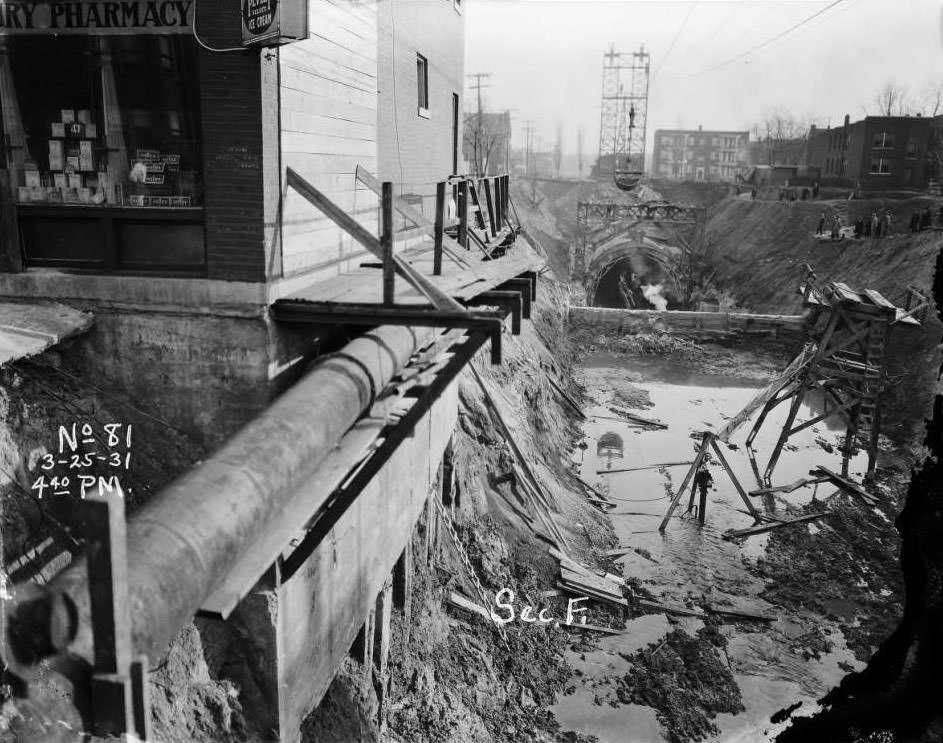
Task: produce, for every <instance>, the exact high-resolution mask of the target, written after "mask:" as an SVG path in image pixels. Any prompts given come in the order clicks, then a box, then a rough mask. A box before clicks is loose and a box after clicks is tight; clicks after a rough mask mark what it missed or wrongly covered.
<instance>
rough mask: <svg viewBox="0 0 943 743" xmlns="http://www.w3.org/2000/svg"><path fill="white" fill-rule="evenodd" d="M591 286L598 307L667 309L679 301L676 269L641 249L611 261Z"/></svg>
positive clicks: (592, 303)
mask: <svg viewBox="0 0 943 743" xmlns="http://www.w3.org/2000/svg"><path fill="white" fill-rule="evenodd" d="M590 289H591V291H590V292H588V294H589V296H590V304H591V305H592V306H594V307H612V308H615V309H636V310H650V309H655V310H666V309H668V308H669V306H670V305H672V304H677V302H678V301H679V297H678V296H677V281H676V277H675V276H674V275H673V273H672V272H670V271H669V270H668V269H667V268H666V266H664V265H662V263H660V262H659V261H656V260H652V259H651V258H650V257H647V256H645V255H643V254H641V253H635V254H632V255H623V256H621V257H619V258H616V259H614V260H612V261H610V262H609V263H608V264H607V265H605V266H604V267H603V268H602V269H601V270H600V271H599V272H598V273H597V274H596V278H595V281H594V283H593V285H592V286H591V287H590Z"/></svg>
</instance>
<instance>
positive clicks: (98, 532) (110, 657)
mask: <svg viewBox="0 0 943 743" xmlns="http://www.w3.org/2000/svg"><path fill="white" fill-rule="evenodd" d="M83 510H84V511H85V540H86V559H87V561H88V574H89V599H90V608H91V619H92V637H93V643H94V658H95V662H94V666H93V671H92V681H91V704H92V731H93V733H94V734H95V735H97V736H101V737H110V736H120V737H123V736H124V735H125V734H126V733H128V732H132V731H134V730H135V729H136V726H135V721H134V701H133V696H132V693H131V691H132V689H131V677H130V672H131V660H132V656H131V616H130V613H129V606H130V604H129V596H128V554H127V549H128V538H127V523H126V521H125V515H124V494H123V493H122V492H121V489H120V487H119V488H118V491H117V493H109V494H108V495H104V494H101V493H93V494H92V495H90V496H88V497H87V498H86V500H85V507H84V509H83Z"/></svg>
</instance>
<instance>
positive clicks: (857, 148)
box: [806, 116, 943, 191]
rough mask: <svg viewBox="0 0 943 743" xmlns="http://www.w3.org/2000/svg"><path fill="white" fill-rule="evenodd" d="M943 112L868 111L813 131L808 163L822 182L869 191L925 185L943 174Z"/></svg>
mask: <svg viewBox="0 0 943 743" xmlns="http://www.w3.org/2000/svg"><path fill="white" fill-rule="evenodd" d="M941 131H943V116H937V117H932V118H931V117H923V116H866V117H865V118H864V119H862V120H860V121H855V122H851V121H850V120H849V117H848V116H845V122H844V124H843V125H842V126H839V127H835V128H834V129H824V130H823V129H816V128H815V127H814V126H813V127H812V129H811V130H810V132H809V141H808V146H807V156H806V159H807V162H808V164H809V165H810V166H818V167H819V168H820V169H821V174H822V183H823V184H830V185H843V186H854V185H855V184H857V185H859V186H860V187H861V188H862V189H863V190H865V191H869V190H870V191H874V190H884V189H888V188H891V189H897V188H904V189H909V188H913V189H925V188H927V186H928V185H929V182H930V180H931V179H932V178H935V177H939V176H938V169H939V163H940V146H941V145H940V134H941Z"/></svg>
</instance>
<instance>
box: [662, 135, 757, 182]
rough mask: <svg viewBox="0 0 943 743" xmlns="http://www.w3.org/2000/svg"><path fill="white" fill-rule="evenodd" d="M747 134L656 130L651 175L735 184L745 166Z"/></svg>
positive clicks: (748, 140) (748, 138) (748, 137)
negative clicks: (733, 182)
mask: <svg viewBox="0 0 943 743" xmlns="http://www.w3.org/2000/svg"><path fill="white" fill-rule="evenodd" d="M749 143H750V133H749V132H745V131H743V132H737V131H714V130H708V131H705V130H704V128H703V127H701V126H699V127H698V128H697V130H696V131H695V130H693V129H658V130H657V131H656V132H655V149H654V152H653V155H652V156H653V163H652V166H653V167H652V172H653V174H654V175H655V176H658V177H661V178H674V179H676V180H694V181H730V182H732V181H734V180H736V177H737V175H738V174H741V173H742V172H743V171H744V169H745V168H746V166H747V151H748V147H749Z"/></svg>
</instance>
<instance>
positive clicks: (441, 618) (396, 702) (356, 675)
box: [306, 279, 614, 743]
mask: <svg viewBox="0 0 943 743" xmlns="http://www.w3.org/2000/svg"><path fill="white" fill-rule="evenodd" d="M565 318H566V290H565V287H564V286H562V285H560V284H558V283H556V282H554V281H552V280H550V279H544V280H543V281H542V282H541V286H540V289H539V291H538V302H537V303H536V306H535V312H534V317H533V322H532V323H525V324H524V328H523V330H522V334H521V335H520V336H517V337H513V336H506V337H505V339H504V363H503V364H502V365H501V366H497V367H495V366H491V365H489V364H488V363H487V359H476V360H475V362H474V366H475V368H476V370H477V371H478V374H479V376H480V378H481V380H482V383H483V385H484V387H485V389H487V392H488V396H487V397H486V395H485V393H484V391H483V390H482V386H481V385H480V384H479V383H478V381H477V380H476V379H475V376H474V375H473V374H471V373H468V372H466V373H465V374H463V375H462V377H461V378H460V410H459V428H458V430H457V431H456V432H455V433H454V435H453V441H452V451H453V466H454V472H455V476H456V490H455V494H454V498H455V506H456V507H455V511H454V523H455V527H456V531H457V533H458V536H459V538H460V540H461V542H462V544H463V548H464V550H465V551H466V553H467V554H468V556H469V558H470V560H471V563H472V565H473V566H474V572H475V574H476V576H477V577H478V579H479V580H480V581H481V583H482V585H483V587H484V589H485V591H486V592H487V593H488V595H489V596H491V597H494V596H495V594H497V593H498V592H499V591H501V590H502V589H506V588H509V589H511V590H512V591H513V592H514V597H515V598H514V606H515V609H516V613H517V614H520V612H521V611H522V609H523V607H524V606H526V605H530V606H533V607H535V613H536V610H537V609H539V608H545V609H546V610H547V611H548V612H549V613H550V616H553V617H556V618H558V619H563V618H564V617H565V613H566V600H565V599H564V598H563V597H560V596H542V595H541V594H544V593H545V592H547V591H548V590H551V589H553V588H554V585H555V581H556V574H557V572H558V565H557V561H556V560H555V559H553V558H552V557H551V556H550V555H549V554H548V549H549V548H550V547H551V539H550V535H549V534H547V533H546V529H545V528H544V527H543V526H542V524H541V523H540V521H539V520H537V519H535V518H534V516H533V514H532V513H530V512H529V509H528V506H527V499H526V497H525V496H526V493H525V492H524V490H523V489H522V488H523V484H522V483H521V482H520V481H519V476H520V466H519V464H518V463H517V462H516V460H515V456H514V454H513V452H512V451H511V450H510V448H509V447H508V444H507V442H506V440H505V436H504V434H503V432H502V427H501V426H500V425H499V422H498V419H497V417H496V415H497V414H496V411H495V410H494V409H493V408H492V407H491V405H490V402H489V399H488V398H489V397H490V398H491V400H494V402H495V403H496V405H497V406H498V409H499V410H500V415H501V418H502V420H503V421H504V423H505V424H506V425H507V426H508V429H509V430H510V431H511V433H512V435H513V436H514V439H515V443H516V445H517V447H518V448H519V449H520V450H521V451H522V452H523V454H524V457H525V459H526V460H527V462H528V464H529V466H530V467H531V468H532V469H533V470H534V473H535V475H536V477H537V479H538V481H539V483H540V485H541V488H542V489H543V491H544V493H545V494H546V495H547V496H548V498H549V500H550V501H551V503H552V505H553V509H552V511H553V515H554V519H555V521H556V523H557V524H558V525H559V526H560V528H561V529H562V531H563V533H564V535H565V537H566V540H567V543H568V547H569V548H570V549H572V550H573V551H575V552H580V553H582V552H587V551H601V550H604V549H607V548H609V547H611V546H612V544H613V539H614V538H613V535H612V530H611V528H610V527H609V525H608V524H607V523H606V520H605V518H604V516H603V515H602V514H601V513H600V512H599V511H598V510H596V509H595V508H593V507H592V506H590V505H589V503H588V502H587V500H586V497H585V494H584V490H583V488H582V487H581V486H580V485H579V483H578V482H577V481H576V480H575V479H574V478H573V476H572V474H571V462H570V460H569V457H568V452H569V451H571V450H572V449H573V448H574V446H575V444H576V443H577V441H578V440H579V438H580V425H579V415H578V413H577V411H576V410H575V409H574V408H573V407H572V405H571V404H570V403H568V402H566V401H565V400H564V398H563V396H562V395H561V394H560V392H559V391H558V390H557V389H555V388H554V384H555V385H556V386H557V387H559V388H560V389H563V390H567V389H570V390H571V392H572V393H573V394H576V391H575V390H573V389H572V388H571V386H570V381H569V380H570V375H571V369H572V363H573V357H572V355H571V354H570V353H568V351H567V347H568V346H567V342H566V335H565ZM550 348H552V349H553V350H552V351H551V350H549V349H550ZM549 380H553V384H551V382H550V381H549ZM426 528H428V525H427V524H425V523H421V524H420V535H419V537H420V538H419V539H418V540H416V541H417V543H422V542H423V541H424V540H423V537H424V530H425V529H426ZM417 549H418V548H417ZM414 557H415V559H414V561H413V562H414V565H415V566H416V570H415V573H414V584H413V595H412V609H411V613H410V615H409V616H408V617H407V616H406V615H405V614H403V613H399V612H394V628H395V629H394V634H393V640H392V646H391V649H390V670H391V683H390V690H389V694H388V697H387V700H386V702H385V709H381V710H380V711H379V716H380V718H381V719H382V720H383V725H382V728H381V729H380V730H378V731H377V730H374V731H373V732H370V733H362V734H360V737H346V738H345V737H344V735H348V736H349V731H348V732H346V733H345V730H348V728H346V727H344V726H345V725H347V724H348V723H346V722H344V721H343V719H342V718H344V719H346V720H349V719H350V718H351V710H355V711H356V713H355V714H353V718H354V719H368V718H369V717H370V715H371V713H372V712H373V711H374V710H375V709H376V706H377V696H376V694H375V693H374V691H373V689H372V688H371V689H368V690H367V691H366V692H364V684H363V683H362V681H361V680H362V679H363V677H364V674H365V669H363V668H361V667H360V666H359V665H358V664H357V663H356V662H355V661H349V666H352V667H353V668H352V669H351V668H348V669H347V670H345V672H344V673H343V674H342V675H341V676H339V677H338V679H337V680H336V681H335V682H334V684H333V686H332V687H331V690H330V692H329V693H328V696H327V698H326V699H325V701H324V702H322V704H321V706H320V708H319V709H318V710H317V711H315V713H313V714H312V716H311V718H309V723H308V725H307V726H306V730H307V731H308V733H310V735H308V736H307V737H306V739H307V740H311V741H314V740H317V741H319V743H320V741H323V740H329V741H330V740H337V741H341V740H380V741H391V742H392V741H397V742H400V741H401V742H402V743H407V742H409V743H412V742H413V741H415V742H417V743H424V742H425V741H429V742H430V743H432V742H433V741H434V742H435V743H441V742H443V741H445V742H453V741H454V742H458V741H468V742H469V743H471V742H472V741H474V742H475V743H478V742H481V741H508V743H510V742H511V741H515V742H517V741H546V742H549V741H573V740H577V739H578V738H576V737H573V736H567V735H566V734H565V731H562V730H561V729H560V728H559V726H558V724H557V722H556V720H555V719H554V717H553V715H552V714H551V713H550V711H549V708H550V706H551V705H552V704H553V703H554V701H555V699H556V697H557V695H558V694H559V693H560V692H561V691H562V690H563V689H565V688H566V686H567V685H568V683H569V678H570V676H571V669H570V667H569V665H568V663H567V660H566V657H565V654H566V651H567V648H568V646H570V645H571V644H572V643H574V642H576V641H577V640H578V639H579V638H578V637H577V635H579V634H582V633H577V632H573V631H566V628H562V627H558V626H555V625H554V624H549V625H540V624H536V623H534V624H530V623H527V622H523V621H513V622H511V623H509V624H507V625H506V626H505V632H506V644H505V640H504V639H502V637H501V635H500V634H499V633H498V632H497V631H496V630H495V627H494V624H493V623H492V622H490V621H488V620H486V619H484V618H483V617H481V616H479V615H477V614H475V613H473V612H468V611H464V610H462V609H457V608H455V607H454V606H452V605H450V603H449V599H448V597H449V594H450V593H451V592H455V591H457V592H460V593H461V594H463V595H465V596H467V597H470V598H472V599H473V600H474V601H476V602H479V599H478V598H477V594H476V592H475V588H474V586H473V585H472V583H471V581H470V576H469V575H468V571H467V570H466V569H465V567H464V566H463V564H462V562H461V560H460V558H459V555H458V552H457V550H456V548H455V546H454V544H452V542H451V541H450V539H449V538H448V537H447V536H441V535H440V542H439V551H438V555H437V557H436V560H435V561H434V563H433V567H431V568H430V567H425V561H424V560H423V559H421V555H419V554H418V553H417V554H415V555H414ZM486 608H487V609H488V610H491V609H494V608H495V607H494V606H493V605H492V606H488V607H486ZM588 616H589V617H590V618H589V619H588V621H589V622H590V623H606V622H608V621H610V619H611V617H610V616H609V614H608V612H607V611H606V610H605V609H603V608H601V607H598V606H593V607H591V609H590V611H589V612H588ZM351 679H354V680H355V681H352V680H351ZM345 710H346V712H345V714H344V715H341V714H340V712H341V711H345ZM319 736H320V737H319Z"/></svg>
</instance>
